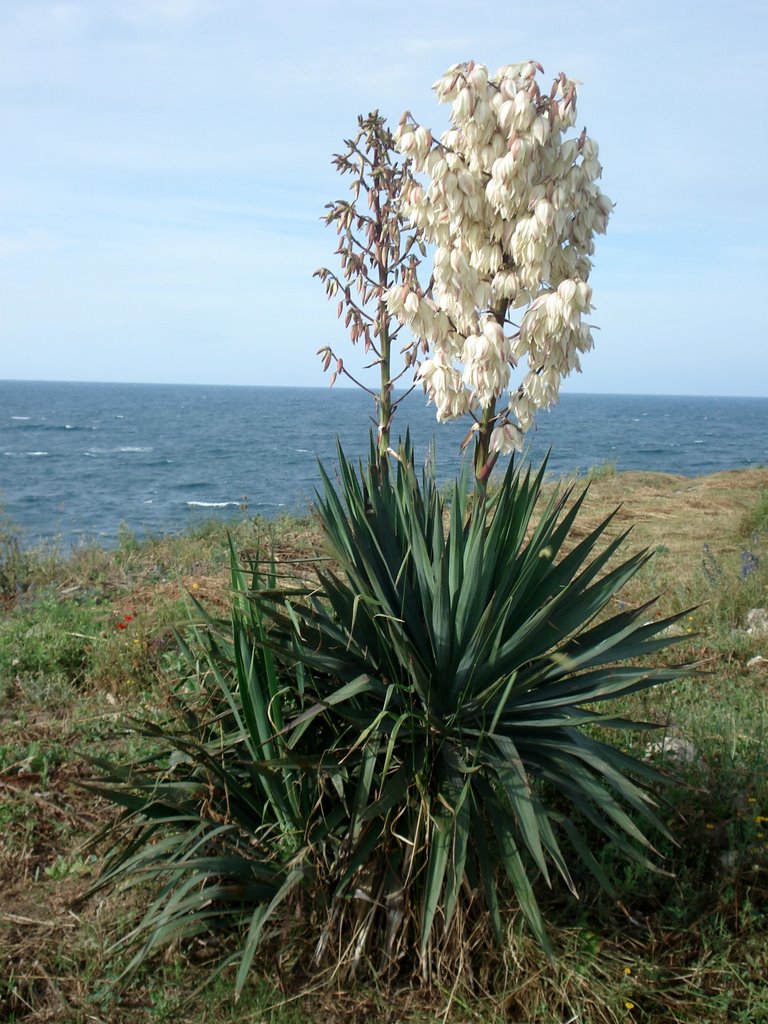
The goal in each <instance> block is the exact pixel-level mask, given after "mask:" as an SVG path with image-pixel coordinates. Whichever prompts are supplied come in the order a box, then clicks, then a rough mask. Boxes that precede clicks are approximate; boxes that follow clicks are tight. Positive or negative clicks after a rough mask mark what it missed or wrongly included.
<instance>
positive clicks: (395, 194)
mask: <svg viewBox="0 0 768 1024" xmlns="http://www.w3.org/2000/svg"><path fill="white" fill-rule="evenodd" d="M358 125H359V131H358V133H357V135H356V136H355V138H354V139H352V140H347V142H346V146H347V149H346V151H345V152H344V153H341V154H337V155H336V156H335V157H334V165H335V166H336V168H337V170H338V171H339V172H340V173H342V174H351V175H352V176H353V180H352V184H351V186H350V189H351V191H352V195H353V198H352V200H351V201H349V200H338V201H337V202H335V203H329V204H328V206H327V207H326V208H327V210H328V213H327V214H326V217H325V222H326V224H335V225H336V231H337V233H338V235H339V245H338V248H337V249H336V253H337V254H338V255H339V257H340V262H341V276H340V277H339V276H338V275H337V274H335V273H334V272H333V271H331V270H329V269H328V268H326V267H323V268H321V269H320V270H317V271H315V276H316V277H319V278H320V280H321V281H322V282H323V283H324V285H325V290H326V293H327V295H328V297H329V298H333V297H335V296H336V295H340V299H339V304H338V315H339V317H341V316H342V315H343V316H344V323H345V325H346V326H347V327H348V328H349V335H350V339H351V341H352V344H353V345H356V344H357V343H358V342H360V341H362V344H363V348H364V351H365V352H366V353H371V354H372V355H373V361H372V363H371V364H370V367H373V366H376V365H378V367H379V375H378V376H379V379H378V390H374V389H372V388H369V387H367V386H366V385H365V384H364V383H362V381H360V380H358V379H357V378H356V377H355V376H353V374H352V373H350V372H349V370H348V369H347V367H346V366H345V365H344V361H343V359H341V358H339V357H338V356H336V354H335V353H334V351H333V350H332V348H331V346H330V345H325V346H323V347H322V348H321V349H320V350H319V353H318V354H319V355H320V356H322V359H323V369H324V370H328V369H330V367H331V365H332V364H335V365H334V370H333V373H332V375H331V386H333V384H334V383H335V381H336V379H337V377H338V375H339V374H344V375H345V376H346V377H348V378H349V379H350V380H351V381H353V382H354V383H355V384H357V385H358V386H359V387H362V388H363V390H364V391H367V392H368V393H369V394H370V395H371V396H372V398H373V399H374V402H375V404H376V414H377V415H376V418H377V451H378V455H379V461H380V463H381V464H382V465H384V464H386V458H385V456H386V453H387V451H388V450H389V447H390V432H391V425H392V417H393V416H394V413H395V410H396V409H397V406H398V405H399V403H400V402H401V401H402V399H403V397H405V396H404V395H403V396H401V397H400V398H399V399H397V400H395V399H394V398H393V390H394V387H395V385H396V383H397V382H398V381H399V380H400V379H401V378H402V377H403V376H404V375H405V374H406V373H407V372H408V371H409V370H412V368H413V367H414V365H415V364H416V360H417V343H416V342H415V341H410V342H408V343H407V344H406V345H405V346H404V347H403V348H402V349H401V353H402V355H403V356H404V365H403V368H402V369H401V370H400V371H399V372H398V373H396V374H395V375H394V376H393V373H392V348H393V344H395V343H396V339H397V337H398V335H399V334H400V331H401V329H402V325H401V324H400V323H398V321H397V320H396V319H395V318H394V317H393V315H392V314H391V313H390V312H389V309H388V306H387V295H388V293H389V290H390V289H391V288H393V287H403V286H406V287H411V285H410V284H409V283H408V282H411V281H413V280H414V279H415V275H416V267H417V266H418V264H419V262H420V260H419V256H418V255H417V253H421V255H423V252H424V250H423V243H421V242H420V241H419V240H418V239H417V234H416V232H415V231H414V230H412V229H409V228H408V225H407V223H406V221H405V219H404V215H403V213H402V212H401V207H400V202H399V200H400V197H401V194H402V192H403V189H404V187H405V186H410V184H411V183H412V181H413V179H412V178H411V175H410V171H409V168H408V162H407V161H405V162H402V161H400V162H397V160H396V153H395V149H394V139H393V135H392V133H391V132H390V131H389V129H387V128H386V125H385V121H384V118H382V117H381V116H380V115H379V114H378V113H376V112H374V113H372V114H369V115H368V117H367V118H362V117H360V118H358ZM361 195H362V197H364V199H365V203H364V204H363V203H361V202H360V200H361ZM363 206H365V207H367V210H368V212H363V209H361V207H363ZM414 250H415V251H414Z"/></svg>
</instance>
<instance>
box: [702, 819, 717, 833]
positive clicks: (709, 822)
mask: <svg viewBox="0 0 768 1024" xmlns="http://www.w3.org/2000/svg"><path fill="white" fill-rule="evenodd" d="M714 827H715V826H714V825H713V824H712V822H711V821H708V822H707V823H706V825H705V826H704V828H708V829H709V830H710V831H711V830H712V829H713V828H714Z"/></svg>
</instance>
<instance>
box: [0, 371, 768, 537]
mask: <svg viewBox="0 0 768 1024" xmlns="http://www.w3.org/2000/svg"><path fill="white" fill-rule="evenodd" d="M372 412H373V406H372V402H371V400H370V398H369V397H368V396H367V395H365V394H364V393H363V392H360V391H358V390H352V389H333V390H330V389H327V388H266V387H203V386H191V385H161V384H155V385H146V384H92V383H89V384H74V383H73V384H70V383H49V382H25V381H0V508H2V510H3V512H4V514H5V518H6V519H7V520H10V522H11V523H12V524H13V526H14V528H15V529H16V530H17V531H18V534H19V536H20V537H21V540H22V542H23V543H24V544H26V545H31V544H35V543H38V542H39V541H41V540H43V541H48V542H53V543H57V544H59V545H60V546H61V547H63V548H65V549H66V548H68V547H70V546H72V545H75V544H78V543H81V542H91V541H94V540H95V541H97V542H99V543H102V544H104V545H107V546H109V545H112V544H114V543H115V541H116V539H117V535H118V530H119V528H120V526H121V524H124V525H125V526H127V527H129V528H130V529H131V530H133V531H135V532H136V533H137V534H139V535H146V534H159V533H165V532H172V531H176V530H181V529H184V528H186V527H189V526H191V525H193V524H195V523H197V522H199V521H200V520H204V519H208V518H210V517H212V516H215V517H217V518H224V519H227V518H235V517H241V516H242V515H243V511H242V508H243V507H244V506H245V507H247V514H248V515H263V516H267V517H274V516H277V515H280V514H281V513H299V514H301V513H303V512H306V511H307V509H308V508H309V506H310V503H311V500H312V496H313V493H314V488H315V486H316V485H317V483H318V481H319V473H318V467H317V461H318V459H321V460H322V461H323V463H324V464H325V465H326V466H327V467H331V466H332V464H333V459H334V456H335V444H336V440H335V439H336V436H337V435H338V437H339V438H340V440H341V442H342V444H343V446H344V449H345V451H346V452H347V454H348V455H353V456H364V455H365V453H366V451H367V445H368V441H367V429H368V426H369V425H370V417H371V414H372ZM406 426H408V427H409V428H410V430H411V434H412V438H413V440H414V445H415V447H416V451H417V456H419V457H421V456H425V455H426V454H427V453H428V450H429V446H430V443H431V441H432V439H433V438H434V439H435V446H436V456H435V461H436V467H437V473H438V477H439V479H440V480H442V481H444V480H448V479H450V478H452V477H453V475H454V474H455V473H456V471H457V469H458V465H459V454H458V452H459V447H460V444H461V441H462V439H463V437H464V435H465V433H466V430H467V423H466V422H462V423H453V424H444V425H441V424H437V423H436V422H435V419H434V409H433V408H431V407H427V406H426V405H425V401H424V396H423V395H422V394H421V393H414V394H412V395H410V396H409V397H408V398H407V400H406V401H405V402H404V403H403V405H402V406H401V408H400V410H399V411H398V414H397V416H396V419H395V426H394V434H395V436H396V435H397V434H398V433H404V431H405V428H406ZM529 441H530V445H529V448H530V450H529V455H530V457H531V458H532V459H533V461H534V462H538V461H539V460H540V459H541V458H542V457H543V455H544V454H545V452H546V451H547V449H548V448H550V447H551V449H552V454H551V458H550V463H549V470H550V472H551V473H552V474H554V475H561V474H570V473H573V472H574V471H575V470H578V469H581V470H586V469H588V468H589V467H590V466H594V465H598V464H600V463H603V462H606V461H609V462H612V463H615V464H616V466H617V468H618V469H620V470H622V469H645V470H659V471H664V472H668V473H676V474H681V475H685V476H697V475H700V474H704V473H712V472H716V471H717V470H721V469H732V468H737V467H744V466H752V465H761V464H763V465H764V464H768V398H683V397H681V398H670V397H658V396H657V397H654V396H627V395H564V396H563V397H562V399H561V401H560V404H559V405H558V406H557V407H555V408H554V409H553V410H552V411H551V412H549V413H545V414H543V415H541V416H540V417H539V424H538V427H537V429H536V431H535V433H532V434H531V435H529Z"/></svg>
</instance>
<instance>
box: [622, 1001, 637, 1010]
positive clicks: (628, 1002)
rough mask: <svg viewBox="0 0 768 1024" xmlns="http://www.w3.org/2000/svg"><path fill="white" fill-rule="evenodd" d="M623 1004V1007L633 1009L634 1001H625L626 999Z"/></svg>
mask: <svg viewBox="0 0 768 1024" xmlns="http://www.w3.org/2000/svg"><path fill="white" fill-rule="evenodd" d="M624 1006H625V1007H626V1008H627V1009H628V1010H634V1008H635V1004H634V1003H630V1001H629V1000H627V1001H626V1003H624Z"/></svg>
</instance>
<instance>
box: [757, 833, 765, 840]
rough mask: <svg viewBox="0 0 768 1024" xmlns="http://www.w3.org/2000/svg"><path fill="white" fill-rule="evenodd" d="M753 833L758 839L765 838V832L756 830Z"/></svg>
mask: <svg viewBox="0 0 768 1024" xmlns="http://www.w3.org/2000/svg"><path fill="white" fill-rule="evenodd" d="M755 835H756V836H757V838H758V839H765V832H756V833H755Z"/></svg>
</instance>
